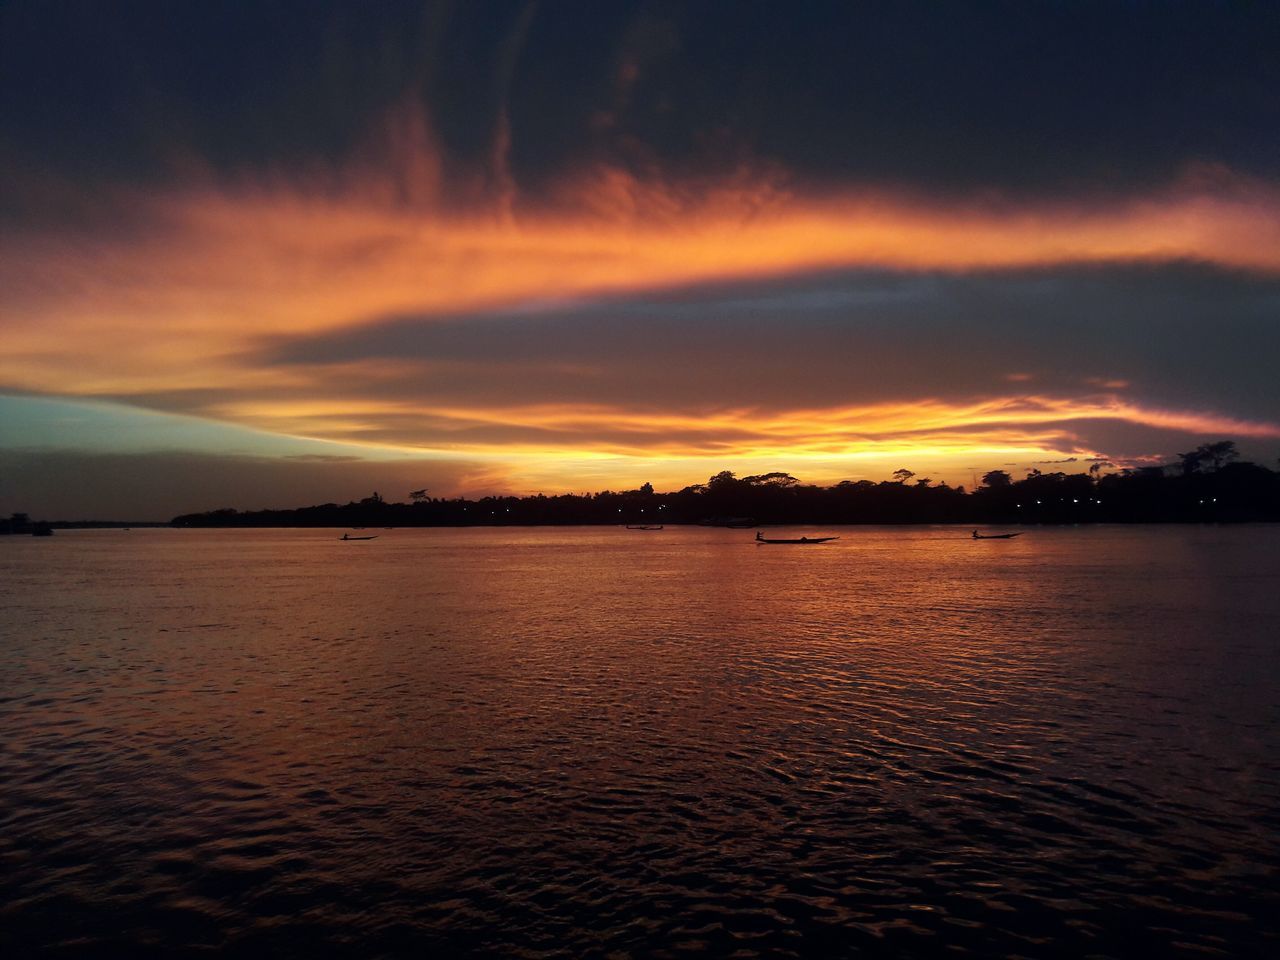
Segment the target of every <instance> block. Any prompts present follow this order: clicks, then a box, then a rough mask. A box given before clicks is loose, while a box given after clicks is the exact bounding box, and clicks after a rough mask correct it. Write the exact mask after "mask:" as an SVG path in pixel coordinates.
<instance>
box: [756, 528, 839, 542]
mask: <svg viewBox="0 0 1280 960" xmlns="http://www.w3.org/2000/svg"><path fill="white" fill-rule="evenodd" d="M839 539H840V538H839V537H796V538H783V537H766V536H765V535H764V534H762V533H761V532H760V531H759V530H757V531H756V543H806V544H807V543H830V542H831V541H832V540H839Z"/></svg>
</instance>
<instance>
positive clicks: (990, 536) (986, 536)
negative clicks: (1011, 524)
mask: <svg viewBox="0 0 1280 960" xmlns="http://www.w3.org/2000/svg"><path fill="white" fill-rule="evenodd" d="M1020 536H1022V534H1021V533H979V532H978V531H977V530H975V531H973V539H974V540H1012V539H1013V538H1014V537H1020Z"/></svg>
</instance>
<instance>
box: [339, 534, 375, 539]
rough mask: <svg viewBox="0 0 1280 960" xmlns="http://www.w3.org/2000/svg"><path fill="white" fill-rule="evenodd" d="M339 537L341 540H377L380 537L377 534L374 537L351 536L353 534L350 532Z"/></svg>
mask: <svg viewBox="0 0 1280 960" xmlns="http://www.w3.org/2000/svg"><path fill="white" fill-rule="evenodd" d="M338 539H340V540H377V539H378V538H377V537H376V536H373V537H353V536H351V534H349V533H344V534H343V535H342V536H341V537H339V538H338Z"/></svg>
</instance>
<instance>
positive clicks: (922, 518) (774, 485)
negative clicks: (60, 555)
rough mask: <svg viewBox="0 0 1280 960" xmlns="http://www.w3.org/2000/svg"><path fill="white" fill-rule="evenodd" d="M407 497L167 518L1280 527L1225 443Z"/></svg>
mask: <svg viewBox="0 0 1280 960" xmlns="http://www.w3.org/2000/svg"><path fill="white" fill-rule="evenodd" d="M427 493H428V492H427V491H426V490H416V491H413V492H412V493H411V494H409V495H408V502H390V501H388V500H386V499H385V498H384V497H382V496H381V495H380V494H378V493H374V494H372V495H371V496H369V497H366V498H364V499H363V500H359V501H356V502H351V503H346V504H336V503H325V504H319V505H316V506H310V507H298V508H295V509H289V510H253V511H240V510H235V509H232V508H224V509H220V510H212V511H209V512H207V513H193V514H186V515H184V516H180V517H175V518H174V520H173V525H174V526H178V527H435V526H507V525H512V526H516V525H519V526H526V525H551V524H616V523H632V524H635V523H647V524H657V523H663V524H666V523H671V524H693V523H704V524H713V525H715V524H729V523H731V522H735V521H736V522H738V523H747V522H750V523H753V524H759V525H767V524H853V523H1014V524H1017V523H1026V524H1036V523H1049V524H1064V523H1198V522H1214V523H1240V522H1256V521H1278V520H1280V473H1278V472H1276V471H1274V470H1270V469H1268V468H1267V467H1264V466H1261V465H1259V464H1256V463H1247V462H1241V461H1239V460H1238V457H1237V454H1236V451H1235V446H1234V444H1233V443H1232V442H1231V441H1220V442H1218V443H1211V444H1204V445H1203V446H1201V447H1198V448H1197V449H1196V450H1193V451H1191V452H1190V453H1185V454H1181V455H1180V459H1179V462H1178V463H1176V464H1174V465H1172V466H1167V467H1149V468H1142V469H1138V470H1122V471H1118V472H1114V473H1103V472H1102V470H1101V469H1099V468H1098V467H1095V468H1094V469H1093V471H1091V472H1090V473H1077V474H1066V473H1041V472H1039V471H1033V472H1032V473H1030V474H1028V475H1027V476H1026V477H1025V478H1024V479H1021V480H1014V479H1013V478H1012V477H1011V476H1010V475H1009V474H1008V473H1006V472H1004V471H1003V470H992V471H990V472H988V473H987V474H986V475H985V476H984V477H983V478H982V483H981V485H980V486H979V487H978V489H976V490H974V491H971V492H966V491H965V489H964V488H963V487H950V486H947V485H946V484H945V483H944V484H934V483H933V482H932V481H931V480H930V479H929V478H927V477H917V476H916V475H915V474H914V473H912V472H911V471H909V470H899V471H897V472H896V473H895V474H894V477H893V479H892V480H886V481H883V482H880V483H875V482H872V481H870V480H859V481H843V482H841V483H838V484H835V485H834V486H830V487H819V486H811V485H808V484H803V483H801V482H800V481H798V480H797V479H796V478H795V477H793V476H791V475H790V474H787V473H767V474H762V475H759V476H751V477H736V476H734V475H733V474H732V473H730V472H728V471H723V472H721V473H718V474H716V475H715V476H713V477H711V478H710V479H709V480H708V481H707V482H706V483H699V484H694V485H692V486H688V487H685V488H684V489H682V490H678V491H675V492H671V493H659V492H657V491H655V490H654V489H653V487H652V486H651V485H650V484H647V483H646V484H644V485H643V486H641V487H640V488H638V489H635V490H626V491H621V492H615V491H611V490H605V491H602V492H600V493H594V494H561V495H558V496H545V495H543V494H538V495H536V496H525V497H516V496H491V497H483V498H481V499H478V500H468V499H464V498H457V499H443V498H434V497H430V496H428V495H427Z"/></svg>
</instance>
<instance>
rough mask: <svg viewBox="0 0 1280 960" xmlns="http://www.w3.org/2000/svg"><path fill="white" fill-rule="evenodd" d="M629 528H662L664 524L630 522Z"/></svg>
mask: <svg viewBox="0 0 1280 960" xmlns="http://www.w3.org/2000/svg"><path fill="white" fill-rule="evenodd" d="M627 529H628V530H661V529H662V524H660V523H657V524H653V523H628V524H627Z"/></svg>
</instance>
